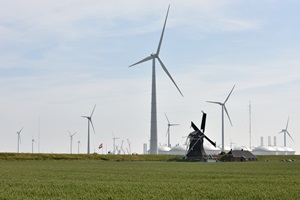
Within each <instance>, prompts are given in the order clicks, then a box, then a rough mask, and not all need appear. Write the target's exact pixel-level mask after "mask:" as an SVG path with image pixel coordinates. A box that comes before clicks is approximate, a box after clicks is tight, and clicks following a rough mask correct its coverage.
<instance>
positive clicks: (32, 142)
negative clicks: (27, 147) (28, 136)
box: [31, 138, 36, 153]
mask: <svg viewBox="0 0 300 200" xmlns="http://www.w3.org/2000/svg"><path fill="white" fill-rule="evenodd" d="M35 142H36V141H35V140H34V139H33V138H32V140H31V152H32V153H33V144H34V143H35Z"/></svg>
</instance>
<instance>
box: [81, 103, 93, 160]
mask: <svg viewBox="0 0 300 200" xmlns="http://www.w3.org/2000/svg"><path fill="white" fill-rule="evenodd" d="M95 108H96V105H95V106H94V109H93V111H92V114H91V116H81V117H84V118H87V120H88V141H87V154H90V124H91V125H92V127H93V131H94V133H95V129H94V125H93V121H92V116H93V114H94V111H95Z"/></svg>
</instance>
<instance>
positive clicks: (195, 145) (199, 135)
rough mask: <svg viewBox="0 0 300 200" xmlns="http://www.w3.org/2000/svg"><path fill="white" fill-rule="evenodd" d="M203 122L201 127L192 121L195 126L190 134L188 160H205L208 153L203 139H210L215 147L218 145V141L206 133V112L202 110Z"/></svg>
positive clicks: (192, 125)
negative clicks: (214, 140) (211, 138)
mask: <svg viewBox="0 0 300 200" xmlns="http://www.w3.org/2000/svg"><path fill="white" fill-rule="evenodd" d="M202 113H203V115H202V122H201V129H200V130H199V128H198V127H197V126H196V125H195V124H194V123H193V122H191V127H193V129H194V131H193V132H192V133H190V134H189V136H188V139H189V145H188V146H189V148H188V151H187V154H186V158H187V159H188V160H202V161H204V160H205V158H206V153H205V151H204V148H203V141H204V140H203V139H204V138H205V139H206V140H208V141H209V142H210V143H211V144H212V145H213V146H214V147H216V143H215V142H213V141H211V140H210V139H209V138H208V137H207V136H206V135H204V131H205V122H206V113H204V112H203V111H202Z"/></svg>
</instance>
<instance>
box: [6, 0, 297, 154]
mask: <svg viewBox="0 0 300 200" xmlns="http://www.w3.org/2000/svg"><path fill="white" fill-rule="evenodd" d="M0 4H1V6H0V85H1V87H0V94H1V95H0V96H1V98H0V152H16V151H17V133H16V132H17V131H19V130H20V129H21V128H23V127H24V128H23V130H22V132H21V144H20V152H31V151H32V139H34V140H36V141H38V142H35V143H33V150H34V152H40V153H69V152H70V137H69V132H68V130H69V131H70V132H72V133H75V132H77V133H76V134H75V136H74V137H73V153H77V152H78V150H79V152H80V153H86V151H87V120H86V119H85V118H82V117H81V116H83V115H85V116H86V115H90V114H91V112H92V110H93V107H94V105H96V109H95V112H94V114H93V118H92V120H93V124H94V128H95V133H94V132H91V151H92V152H97V153H106V152H108V151H112V150H113V139H112V138H113V137H117V138H120V139H116V145H118V146H119V147H120V146H121V143H122V141H123V149H124V151H126V149H128V151H129V145H128V142H127V141H128V140H129V141H130V146H131V152H135V153H143V143H148V147H149V137H150V103H151V62H146V63H143V64H140V65H137V66H134V67H131V68H129V67H128V66H129V65H131V64H133V63H135V62H137V61H139V60H141V59H143V58H145V57H147V56H149V55H150V54H151V53H154V52H155V51H156V49H157V45H158V42H159V38H160V34H161V31H162V27H163V23H164V19H165V16H166V12H167V8H168V5H169V4H170V12H169V17H168V21H167V25H166V30H165V35H164V39H163V42H162V46H161V51H160V58H161V59H162V61H163V62H164V64H165V65H166V67H167V69H168V71H169V72H170V74H171V75H172V77H173V78H174V80H175V82H176V84H177V85H178V87H179V88H180V90H181V91H182V93H183V95H184V97H182V96H181V95H180V93H179V92H178V91H177V89H176V87H175V86H174V85H173V83H172V82H171V80H170V79H169V78H168V76H167V75H166V74H165V72H164V71H163V70H162V68H161V67H160V66H159V65H157V68H156V73H157V76H156V79H157V80H156V81H157V82H156V84H157V118H158V122H157V123H158V139H159V143H160V144H161V145H164V144H166V143H167V137H166V131H167V120H166V118H165V114H166V115H167V116H168V118H169V120H170V122H171V123H176V124H180V125H179V126H173V127H171V144H172V145H176V144H181V145H182V144H184V142H185V138H184V137H185V136H187V135H188V134H189V133H190V132H192V130H191V129H190V123H191V121H193V122H194V123H195V124H197V125H198V126H200V121H201V118H202V113H201V111H204V112H206V113H207V124H206V130H205V131H206V132H205V134H206V135H207V136H208V137H209V138H210V139H211V140H213V141H216V142H217V145H220V144H221V107H220V106H219V105H215V104H209V103H207V102H206V101H220V102H223V101H225V99H226V97H227V95H228V94H229V92H230V90H231V89H232V87H233V86H234V85H235V88H234V90H233V92H232V94H231V96H230V98H229V100H228V101H227V103H226V107H227V110H228V112H229V115H230V118H231V121H232V126H231V125H230V122H229V120H228V118H225V145H226V146H230V144H233V143H234V144H233V146H242V145H243V146H249V145H250V136H249V135H250V134H249V132H250V131H249V129H250V128H249V127H250V126H249V122H250V120H249V119H250V117H249V102H251V145H252V146H253V147H255V146H259V145H260V137H262V136H263V137H264V144H267V137H268V136H271V137H272V143H273V137H274V136H276V137H277V145H278V146H283V134H278V133H279V132H280V131H281V130H282V129H284V128H285V127H286V124H287V120H288V118H289V125H288V131H289V133H290V134H291V136H292V137H293V139H294V141H293V140H292V139H290V138H289V137H288V138H287V146H288V147H291V148H293V149H294V150H296V154H299V153H300V145H299V143H300V135H299V132H300V123H299V121H300V106H299V102H300V37H299V35H300V27H299V24H298V22H299V20H300V13H299V9H298V8H299V7H300V2H299V1H296V0H286V1H281V0H265V1H259V0H252V1H242V0H222V1H221V0H216V1H210V0H190V1H188V2H186V1H184V0H176V1H175V0H169V1H166V0H160V1H158V0H152V1H137V0H127V1H123V0H115V1H103V0H100V1H99V0H97V1H96V0H90V1H79V0H61V1H60V2H59V3H53V1H48V0H45V1H42V2H41V1H37V0H28V1H16V0H11V1H4V0H0ZM78 141H80V145H78ZM100 143H103V149H101V150H99V149H98V145H99V144H100ZM78 147H79V149H78Z"/></svg>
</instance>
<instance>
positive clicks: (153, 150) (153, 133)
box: [17, 5, 293, 154]
mask: <svg viewBox="0 0 300 200" xmlns="http://www.w3.org/2000/svg"><path fill="white" fill-rule="evenodd" d="M169 10H170V5H169V6H168V9H167V14H166V17H165V20H164V24H163V29H162V32H161V35H160V39H159V43H158V46H157V49H156V52H155V53H152V54H150V56H147V57H146V58H144V59H142V60H140V61H138V62H136V63H134V64H132V65H130V66H129V67H133V66H135V65H138V64H141V63H144V62H147V61H149V60H152V89H151V122H150V150H149V153H150V154H157V153H158V137H157V101H156V60H157V61H158V63H159V64H160V66H161V67H162V69H163V70H164V72H165V73H166V74H167V76H168V77H169V78H170V80H171V81H172V83H173V84H174V86H175V87H176V88H177V90H178V92H179V93H180V95H181V96H182V97H183V93H182V92H181V90H180V89H179V87H178V86H177V84H176V82H175V81H174V79H173V78H172V76H171V74H170V73H169V71H168V70H167V68H166V66H165V64H164V63H163V61H162V60H161V59H160V57H159V53H160V50H161V45H162V41H163V37H164V32H165V27H166V23H167V19H168V15H169ZM234 88H235V85H234V86H233V88H232V89H231V91H230V93H229V94H228V96H227V98H226V99H225V101H224V102H218V101H207V102H208V103H213V104H217V105H220V106H221V111H222V115H221V116H222V152H224V147H225V145H224V135H225V130H224V112H225V113H226V115H227V117H228V119H229V122H230V124H231V125H232V122H231V119H230V116H229V114H228V111H227V108H226V105H225V104H226V102H227V101H228V99H229V97H230V96H231V94H232V92H233V90H234ZM95 108H96V105H95V106H94V108H93V110H92V113H91V115H89V116H82V117H83V118H86V119H87V122H88V131H87V154H90V126H92V128H93V132H94V133H95V129H94V125H93V121H92V116H93V114H94V111H95ZM165 116H166V118H167V121H168V130H167V135H168V146H169V147H170V146H171V144H170V127H171V126H175V125H179V124H171V123H170V121H169V119H168V117H167V115H165ZM287 127H288V123H287V126H286V128H285V129H283V130H282V131H281V132H283V133H284V144H285V146H286V134H288V135H289V137H290V138H291V139H293V138H292V137H291V135H290V134H289V132H288V131H287ZM22 130H23V128H22V129H21V130H20V131H18V132H17V134H18V152H19V144H20V142H21V138H20V134H21V131H22ZM69 134H70V150H71V153H72V142H73V136H74V135H75V134H76V133H73V134H72V133H71V132H69ZM116 139H119V138H116V137H115V136H113V146H114V147H113V148H114V152H115V150H116V145H115V140H116ZM34 142H35V141H34V139H32V146H33V143H34ZM79 142H80V141H78V145H79ZM32 149H33V147H32Z"/></svg>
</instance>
